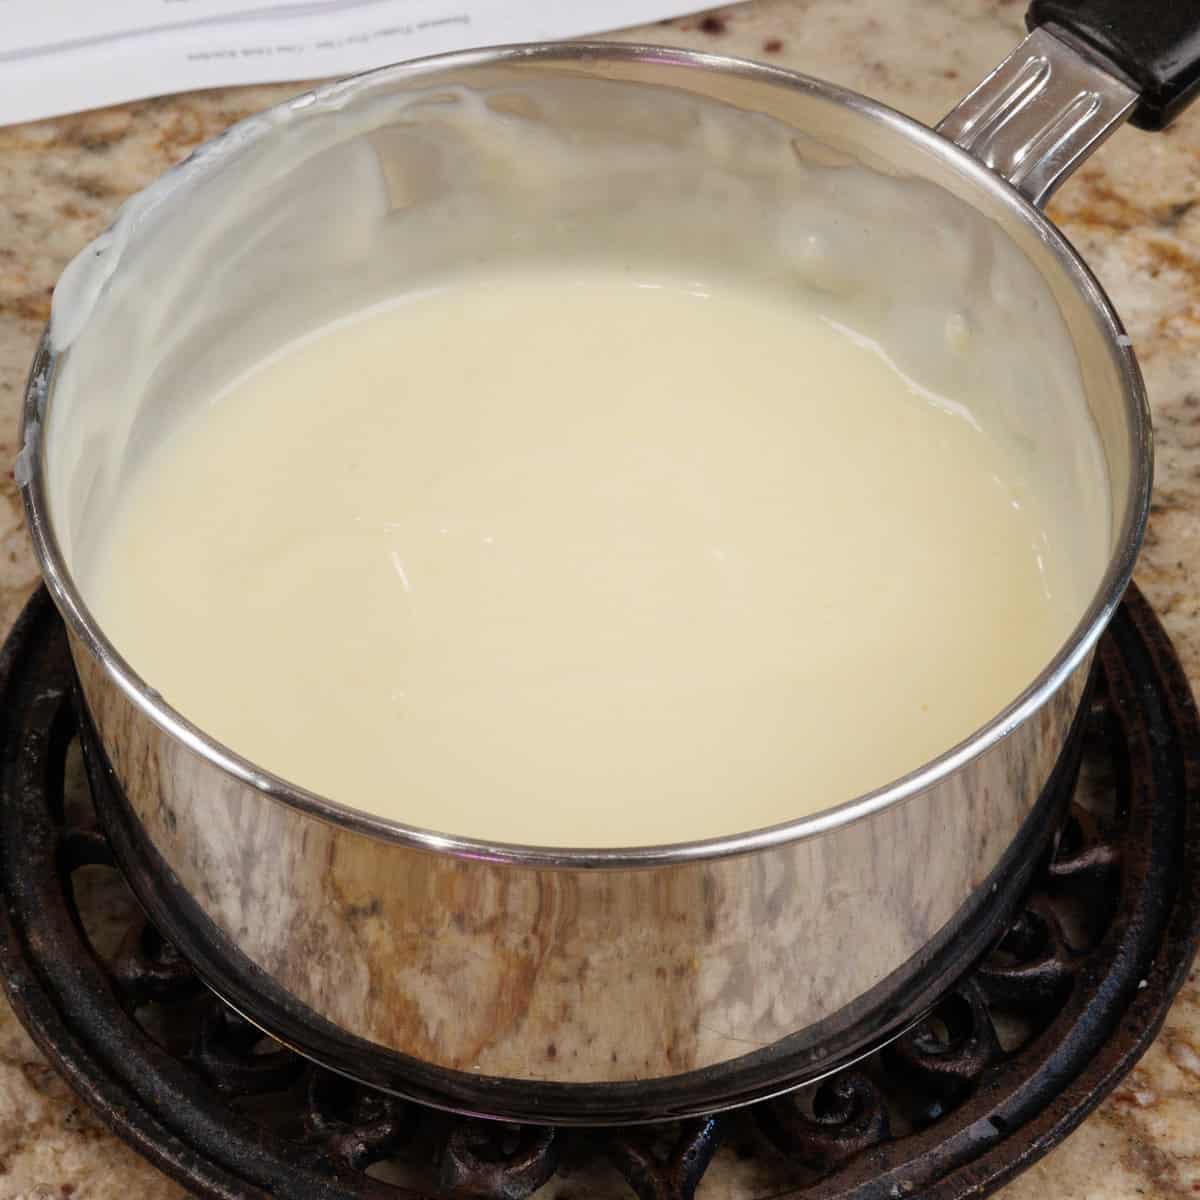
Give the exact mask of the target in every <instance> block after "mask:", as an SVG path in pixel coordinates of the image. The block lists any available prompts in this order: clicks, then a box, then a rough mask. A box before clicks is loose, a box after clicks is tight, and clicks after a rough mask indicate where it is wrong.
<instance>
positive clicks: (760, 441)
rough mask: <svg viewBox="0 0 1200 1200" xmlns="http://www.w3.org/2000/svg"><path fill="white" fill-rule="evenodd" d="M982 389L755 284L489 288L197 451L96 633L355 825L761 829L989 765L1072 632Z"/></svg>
mask: <svg viewBox="0 0 1200 1200" xmlns="http://www.w3.org/2000/svg"><path fill="white" fill-rule="evenodd" d="M962 332H963V331H962V329H961V328H960V325H959V324H958V323H956V322H955V321H948V322H947V324H946V328H945V330H944V331H943V335H944V339H945V340H944V349H945V353H946V354H947V355H948V356H953V355H955V354H963V353H969V348H966V349H965V348H964V346H963V345H962ZM971 399H972V397H970V396H961V395H960V396H943V395H940V394H938V393H936V392H933V391H931V390H929V389H928V388H926V387H924V386H922V385H920V384H918V383H917V382H915V381H913V380H912V379H910V378H908V377H907V376H906V375H905V374H903V373H902V372H901V371H900V370H899V369H898V367H897V366H896V365H895V363H894V362H893V360H892V359H891V358H890V357H889V355H888V354H887V353H885V351H884V350H883V349H881V347H880V346H879V345H878V344H876V343H875V342H874V341H872V340H871V339H869V338H868V337H866V336H864V335H862V334H860V333H856V332H854V331H852V330H850V329H848V328H846V327H844V326H843V325H842V324H839V323H838V322H837V321H835V320H833V319H831V318H830V317H828V316H827V315H826V314H825V313H823V312H822V310H821V308H820V306H819V305H817V304H815V303H812V302H809V301H806V300H805V299H803V298H802V297H798V296H797V295H795V294H787V293H785V292H783V291H780V290H779V289H775V288H771V287H767V286H758V285H757V284H755V283H753V282H747V281H743V280H739V279H737V278H734V277H731V276H730V275H728V274H722V273H720V272H711V273H709V274H705V273H703V272H698V273H697V275H696V277H694V278H693V277H690V276H688V275H685V274H682V273H672V272H669V271H665V270H658V269H647V270H634V269H619V268H612V269H604V268H602V267H600V266H598V265H596V264H595V263H591V264H587V265H578V264H576V265H570V264H564V265H560V266H557V267H555V266H548V265H544V264H543V265H536V264H535V265H529V266H527V267H525V268H523V269H522V268H511V267H510V268H506V269H505V270H503V271H491V270H487V269H482V268H481V269H480V270H477V271H475V272H466V273H463V274H460V275H457V276H454V277H449V278H447V279H446V280H444V281H443V283H442V284H441V285H440V286H431V287H428V288H424V289H421V290H418V291H414V292H412V293H410V294H407V295H404V296H402V297H399V298H397V299H395V300H394V301H392V302H390V303H385V304H381V305H377V306H374V307H372V308H370V309H369V310H366V311H363V312H360V313H357V314H354V315H352V316H349V317H347V318H346V319H344V320H341V321H338V322H335V323H331V324H327V325H324V326H322V327H320V328H318V329H317V330H316V331H315V332H313V333H311V334H310V335H309V336H307V337H306V338H303V339H301V340H297V341H294V342H292V343H291V344H289V345H286V346H285V347H284V348H283V349H282V350H279V351H278V352H277V353H276V354H275V355H274V357H271V358H270V359H269V360H267V361H265V362H263V363H262V364H261V365H259V366H257V367H255V368H254V369H252V370H250V371H249V372H248V373H245V374H243V375H242V376H240V377H239V378H237V379H236V380H234V381H233V382H232V383H231V384H230V385H229V386H228V387H226V388H225V389H224V390H223V391H221V392H220V393H219V394H217V395H215V396H214V398H213V399H212V401H211V403H208V404H206V405H204V406H202V407H199V408H197V410H196V411H194V412H192V413H190V414H189V415H188V417H187V418H186V420H182V421H180V422H179V424H178V426H177V427H176V428H175V429H174V430H173V431H172V432H171V433H170V435H169V436H168V437H166V438H165V439H164V440H163V441H162V444H161V445H159V446H158V447H157V449H156V451H155V453H154V454H152V455H148V456H147V457H146V460H145V462H144V463H142V465H141V466H140V468H139V469H138V471H137V472H136V474H135V476H134V477H133V478H132V479H131V481H130V483H129V486H128V487H127V488H126V489H125V491H124V494H123V496H122V498H121V501H120V504H119V505H118V506H117V507H116V509H115V512H114V515H113V518H112V519H111V520H110V521H108V522H107V523H106V527H105V529H104V532H103V536H102V538H101V539H100V541H99V542H98V543H97V545H96V547H95V550H94V553H92V554H91V555H90V559H89V564H90V565H89V566H88V570H87V573H86V577H85V584H86V591H87V596H88V599H89V605H90V607H91V609H92V611H93V613H94V616H95V617H96V618H97V620H98V621H99V622H100V624H101V625H102V627H103V628H104V629H105V631H106V633H107V634H108V636H109V637H110V638H111V640H112V642H113V643H114V645H115V646H116V647H117V649H118V650H119V651H120V653H121V654H122V655H123V656H124V657H125V658H126V659H127V660H128V662H129V663H130V664H131V666H132V667H133V668H134V669H135V670H136V671H137V672H138V673H139V674H141V676H142V677H143V678H144V679H146V680H147V681H148V682H150V683H151V684H152V685H153V686H154V687H155V688H156V689H157V690H158V691H159V692H161V694H162V696H163V697H164V699H165V700H166V701H167V702H168V703H170V704H171V705H173V706H174V707H175V708H177V709H178V710H179V711H180V712H181V713H182V714H183V715H184V716H186V717H187V718H189V719H190V720H191V721H193V722H195V723H196V724H197V725H198V726H200V727H201V728H202V729H203V730H204V731H206V732H207V733H209V734H211V735H213V736H214V737H216V738H217V739H218V740H220V741H221V742H223V743H224V744H225V745H227V746H228V747H230V748H232V749H233V750H234V751H236V752H237V753H239V754H241V755H243V756H245V757H246V758H248V759H250V760H252V761H253V762H255V763H256V764H258V765H260V766H262V767H265V768H267V769H268V770H270V771H272V772H274V773H276V774H278V775H281V776H283V777H284V778H285V779H287V780H289V781H291V782H293V783H295V784H297V785H300V786H302V787H304V788H306V789H309V790H311V791H314V792H317V793H321V794H323V795H325V796H328V797H330V798H332V799H334V800H336V801H338V802H340V803H342V804H345V805H350V806H353V807H356V808H360V809H364V810H367V811H370V812H372V813H376V814H380V815H383V816H385V817H389V818H392V819H394V820H396V821H400V822H404V823H406V824H409V825H414V826H420V827H424V828H428V829H434V830H438V831H444V832H450V833H454V834H457V835H463V836H474V837H478V838H488V839H497V840H501V841H505V842H526V843H535V844H543V845H567V846H601V845H609V846H611V845H645V844H655V843H665V842H673V841H680V840H683V839H685V838H686V839H693V838H705V837H712V836H717V835H721V834H728V833H733V832H736V831H743V830H748V829H754V828H758V827H762V826H766V825H771V824H774V823H778V822H783V821H787V820H790V819H792V818H795V817H799V816H802V815H805V814H808V813H813V812H815V811H818V810H820V809H823V808H826V807H829V806H831V805H836V804H839V803H841V802H843V801H846V800H849V799H851V798H852V797H854V796H855V795H858V794H860V793H862V792H864V791H867V790H869V789H872V788H876V787H879V786H881V785H884V784H886V783H888V782H889V781H891V780H894V779H895V778H897V777H898V776H900V775H903V774H904V773H906V772H908V771H911V770H913V769H915V768H917V767H919V766H920V765H921V764H923V763H925V762H927V761H928V760H929V759H931V758H933V757H935V756H936V755H938V754H939V753H941V752H943V751H945V750H947V749H949V748H950V747H952V746H954V745H955V744H956V743H958V742H960V741H961V740H963V739H964V738H966V737H967V736H968V735H970V734H971V733H972V732H973V731H974V730H976V729H977V728H979V727H980V726H981V725H983V724H985V723H986V722H987V721H988V720H990V719H991V718H992V717H994V716H995V715H996V714H997V713H998V712H999V711H1000V710H1002V709H1003V708H1004V707H1005V706H1006V705H1007V704H1009V703H1010V702H1011V701H1012V700H1014V699H1015V698H1016V697H1017V696H1018V694H1019V693H1020V692H1021V691H1022V689H1024V688H1025V687H1026V686H1027V685H1028V684H1029V683H1030V682H1031V681H1032V680H1033V679H1034V677H1035V676H1036V675H1037V674H1038V672H1039V671H1040V670H1042V668H1044V667H1045V666H1046V664H1047V663H1048V662H1049V661H1050V659H1051V658H1052V657H1053V655H1054V654H1055V652H1056V651H1057V650H1058V648H1059V647H1060V646H1061V645H1062V644H1063V642H1064V641H1065V640H1066V638H1067V636H1068V634H1069V633H1070V630H1071V628H1072V626H1073V624H1074V621H1075V619H1076V618H1077V617H1078V614H1079V613H1080V612H1081V611H1082V609H1083V608H1084V607H1085V605H1086V602H1087V598H1088V596H1087V586H1088V584H1087V579H1086V573H1085V572H1083V571H1081V570H1080V569H1079V564H1078V561H1077V558H1076V556H1075V554H1074V553H1073V548H1072V546H1071V545H1068V544H1063V543H1064V536H1063V532H1062V530H1063V529H1064V528H1066V527H1065V526H1063V525H1062V524H1061V522H1060V523H1058V524H1056V523H1055V521H1054V520H1052V519H1051V516H1050V509H1051V500H1050V498H1049V497H1048V496H1047V495H1046V494H1045V492H1044V491H1043V490H1042V489H1041V488H1040V487H1039V485H1038V478H1039V477H1038V476H1037V474H1036V473H1035V472H1033V471H1031V470H1030V467H1029V463H1028V461H1026V460H1025V459H1024V458H1022V456H1021V454H1020V453H1019V452H1018V451H1017V450H1016V449H1014V447H1013V446H1012V445H1009V444H1006V443H1005V442H1004V440H1003V439H1001V438H996V437H993V436H991V435H990V434H989V433H988V432H986V431H985V429H984V428H982V427H981V425H980V424H979V422H978V420H977V419H976V418H975V417H974V416H973V415H972V406H971V404H970V401H971Z"/></svg>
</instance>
